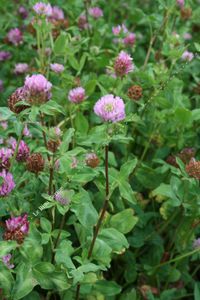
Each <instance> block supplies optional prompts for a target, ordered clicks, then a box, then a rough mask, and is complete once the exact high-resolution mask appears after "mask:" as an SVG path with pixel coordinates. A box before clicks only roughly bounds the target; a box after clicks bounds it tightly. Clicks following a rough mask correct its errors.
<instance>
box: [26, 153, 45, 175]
mask: <svg viewBox="0 0 200 300" xmlns="http://www.w3.org/2000/svg"><path fill="white" fill-rule="evenodd" d="M44 164H45V161H44V158H43V156H42V155H41V154H40V153H33V154H31V155H30V156H29V158H28V159H27V162H26V167H27V169H28V171H30V172H32V173H36V174H37V173H39V172H41V171H43V169H44Z"/></svg>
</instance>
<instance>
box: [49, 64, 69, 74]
mask: <svg viewBox="0 0 200 300" xmlns="http://www.w3.org/2000/svg"><path fill="white" fill-rule="evenodd" d="M50 68H51V70H52V71H53V72H55V73H62V72H63V71H64V69H65V68H64V66H63V65H61V64H56V63H55V64H50Z"/></svg>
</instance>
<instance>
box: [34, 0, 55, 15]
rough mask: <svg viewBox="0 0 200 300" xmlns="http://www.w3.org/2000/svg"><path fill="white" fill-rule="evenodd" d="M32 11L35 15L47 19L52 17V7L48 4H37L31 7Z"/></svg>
mask: <svg viewBox="0 0 200 300" xmlns="http://www.w3.org/2000/svg"><path fill="white" fill-rule="evenodd" d="M33 10H34V11H35V13H36V14H37V15H43V16H47V17H50V16H51V15H52V7H51V5H50V4H49V3H48V4H47V3H44V2H37V3H36V4H35V5H34V6H33Z"/></svg>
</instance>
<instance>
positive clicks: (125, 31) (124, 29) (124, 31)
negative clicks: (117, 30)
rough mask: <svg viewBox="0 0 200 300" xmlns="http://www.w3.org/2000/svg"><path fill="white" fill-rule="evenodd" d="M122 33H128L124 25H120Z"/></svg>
mask: <svg viewBox="0 0 200 300" xmlns="http://www.w3.org/2000/svg"><path fill="white" fill-rule="evenodd" d="M122 30H123V33H128V29H127V27H126V25H125V24H122Z"/></svg>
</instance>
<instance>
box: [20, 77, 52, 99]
mask: <svg viewBox="0 0 200 300" xmlns="http://www.w3.org/2000/svg"><path fill="white" fill-rule="evenodd" d="M24 88H25V90H26V91H27V92H28V94H29V96H28V99H27V100H28V102H30V103H34V104H38V103H44V102H46V101H48V100H49V99H50V98H51V88H52V84H51V83H50V82H49V81H48V80H47V79H46V78H45V77H44V76H43V75H41V74H34V75H32V76H27V77H26V79H25V83H24Z"/></svg>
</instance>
